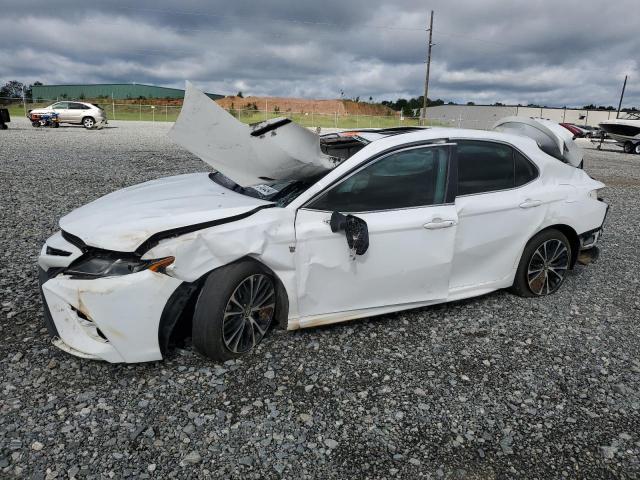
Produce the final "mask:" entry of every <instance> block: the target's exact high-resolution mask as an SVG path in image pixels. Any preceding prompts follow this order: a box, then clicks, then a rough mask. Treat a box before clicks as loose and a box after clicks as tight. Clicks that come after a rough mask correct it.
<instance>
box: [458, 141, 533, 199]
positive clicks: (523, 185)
mask: <svg viewBox="0 0 640 480" xmlns="http://www.w3.org/2000/svg"><path fill="white" fill-rule="evenodd" d="M450 140H451V142H457V141H471V142H483V143H498V144H501V145H506V146H508V147H511V149H512V150H515V151H517V152H518V153H520V154H521V155H522V156H523V157H524V158H525V160H527V161H528V162H529V163H530V164H531V165H533V168H535V170H536V176H535V177H534V178H532V179H531V180H529V181H528V182H527V183H523V184H522V185H518V186H517V187H516V186H515V177H514V186H513V187H511V188H501V189H499V190H487V191H486V192H477V193H465V194H463V195H456V198H457V197H460V198H463V197H473V196H476V195H486V194H488V193H498V192H509V191H512V190H517V189H519V188H522V187H526V186H527V185H529V184H531V183H533V182H535V181H536V180H538V179H539V178H540V169H539V168H538V165H537V164H536V162H534V161H533V160H531V159H530V158H529V156H528V155H526V154H525V153H524V152H523V151H522V150H520V149H519V148H518V147H516V146H515V145H512V144H511V143H509V142H505V141H502V140H487V139H484V138H455V139H450ZM456 145H457V144H456ZM514 162H515V159H514ZM514 167H515V163H514ZM514 173H515V172H514ZM457 180H458V179H457V178H456V188H458V181H457Z"/></svg>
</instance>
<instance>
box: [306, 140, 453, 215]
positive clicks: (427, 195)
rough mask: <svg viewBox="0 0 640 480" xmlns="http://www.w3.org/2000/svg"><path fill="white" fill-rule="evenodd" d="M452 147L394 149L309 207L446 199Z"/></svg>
mask: <svg viewBox="0 0 640 480" xmlns="http://www.w3.org/2000/svg"><path fill="white" fill-rule="evenodd" d="M449 151H450V150H449V147H447V146H432V147H424V148H414V149H410V150H404V151H401V152H397V153H392V154H390V155H388V156H387V157H384V158H382V159H381V160H378V161H377V162H375V163H373V164H371V165H369V166H367V167H365V168H364V169H362V170H360V171H358V172H356V173H354V174H353V175H351V176H350V177H348V178H347V179H345V180H343V181H342V182H341V183H339V184H338V185H336V186H334V187H333V188H331V189H330V190H329V191H327V192H325V193H324V194H323V195H322V196H321V197H320V198H318V199H317V200H315V201H314V202H312V203H311V204H309V205H308V208H312V209H315V210H325V211H334V210H337V211H340V212H371V211H377V210H394V209H400V208H409V207H419V206H428V205H438V204H442V203H444V202H445V189H446V184H447V167H448V164H449Z"/></svg>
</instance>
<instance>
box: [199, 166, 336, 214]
mask: <svg viewBox="0 0 640 480" xmlns="http://www.w3.org/2000/svg"><path fill="white" fill-rule="evenodd" d="M327 173H328V172H327ZM324 175H325V174H322V175H317V176H315V177H311V178H307V179H304V180H282V181H279V182H276V183H271V184H262V185H253V186H251V187H241V186H240V185H238V184H237V183H235V182H234V181H233V180H231V179H230V178H228V177H226V176H224V175H223V174H222V173H221V172H213V173H210V174H209V178H210V179H211V180H213V181H214V182H216V183H217V184H218V185H221V186H223V187H225V188H228V189H229V190H233V191H234V192H236V193H240V194H241V195H246V196H248V197H253V198H259V199H260V200H267V201H269V202H275V204H276V206H278V207H286V206H287V205H289V203H291V202H292V201H293V200H295V199H296V198H297V197H298V196H299V195H300V194H301V193H302V192H304V191H305V190H306V189H307V188H309V187H310V186H311V185H313V184H314V183H316V182H317V181H318V180H320V179H321V178H322V177H323V176H324Z"/></svg>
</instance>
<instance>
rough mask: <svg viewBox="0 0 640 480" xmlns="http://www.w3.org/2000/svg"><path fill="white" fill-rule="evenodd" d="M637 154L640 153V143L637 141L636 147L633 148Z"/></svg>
mask: <svg viewBox="0 0 640 480" xmlns="http://www.w3.org/2000/svg"><path fill="white" fill-rule="evenodd" d="M633 151H634V152H635V154H636V155H640V143H636V146H635V148H634V149H633Z"/></svg>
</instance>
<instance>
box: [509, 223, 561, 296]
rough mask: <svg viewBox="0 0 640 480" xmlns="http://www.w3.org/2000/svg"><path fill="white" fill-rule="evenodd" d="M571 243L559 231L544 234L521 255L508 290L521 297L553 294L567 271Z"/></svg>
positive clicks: (532, 240) (536, 237) (537, 236)
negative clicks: (511, 284)
mask: <svg viewBox="0 0 640 480" xmlns="http://www.w3.org/2000/svg"><path fill="white" fill-rule="evenodd" d="M571 258H572V252H571V243H570V242H569V240H568V239H567V237H566V236H565V235H564V234H563V233H562V232H561V231H559V230H556V229H549V230H544V231H542V232H540V233H538V234H537V235H536V236H534V237H533V238H532V239H531V240H529V243H527V246H526V247H525V248H524V252H522V257H521V258H520V264H519V265H518V270H517V271H516V277H515V279H514V282H513V286H512V287H511V290H512V291H513V292H514V293H515V294H516V295H519V296H521V297H543V296H545V295H551V294H552V293H555V292H556V291H557V290H558V289H559V288H560V286H561V285H562V284H563V283H564V280H565V278H566V276H567V272H568V271H569V268H570V267H571Z"/></svg>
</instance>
